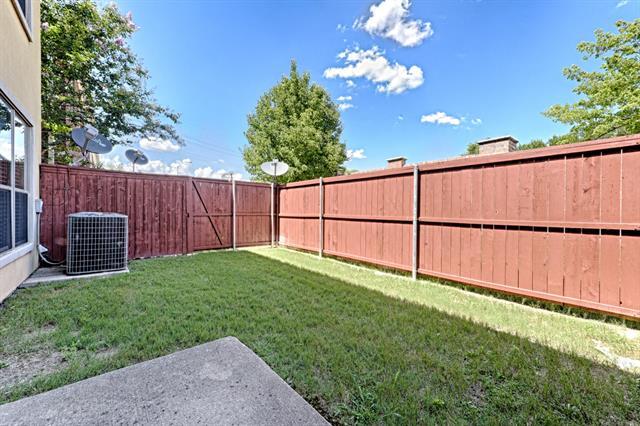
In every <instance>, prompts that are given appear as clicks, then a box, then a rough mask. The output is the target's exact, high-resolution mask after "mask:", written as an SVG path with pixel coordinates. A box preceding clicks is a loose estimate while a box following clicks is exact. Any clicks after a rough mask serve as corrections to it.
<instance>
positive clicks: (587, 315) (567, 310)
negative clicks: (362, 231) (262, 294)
mask: <svg viewBox="0 0 640 426" xmlns="http://www.w3.org/2000/svg"><path fill="white" fill-rule="evenodd" d="M287 250H292V251H298V252H300V253H306V254H310V255H316V254H317V252H314V251H310V250H303V249H293V248H287ZM324 257H326V258H327V259H333V260H336V261H339V262H344V263H347V264H350V265H355V266H360V267H364V268H368V269H374V270H378V271H381V272H385V273H388V274H392V275H397V276H402V277H410V276H411V273H410V272H407V271H403V270H400V269H394V268H389V267H385V266H382V265H378V264H375V263H370V262H363V261H357V260H353V259H348V258H344V257H340V256H333V255H324ZM418 278H420V279H425V280H429V281H431V282H434V283H438V284H443V285H447V286H450V287H454V288H459V289H462V290H465V291H468V292H470V293H476V294H481V295H483V296H490V297H494V298H496V299H501V300H506V301H508V302H514V303H519V304H521V305H525V306H530V307H533V308H538V309H544V310H546V311H549V312H555V313H560V314H565V315H571V316H573V317H576V318H582V319H593V320H596V321H602V322H606V323H609V324H614V325H620V326H623V327H628V328H633V329H636V330H640V320H633V319H628V318H622V317H619V316H615V315H613V314H607V313H604V312H600V311H595V310H588V309H586V308H580V307H577V306H569V305H565V304H562V303H557V302H547V301H544V300H538V299H534V298H531V297H525V296H518V295H514V294H509V293H505V292H501V291H499V290H494V289H490V288H483V287H478V286H474V285H471V284H465V283H461V282H456V281H450V280H445V279H443V278H438V277H433V276H431V275H425V274H418Z"/></svg>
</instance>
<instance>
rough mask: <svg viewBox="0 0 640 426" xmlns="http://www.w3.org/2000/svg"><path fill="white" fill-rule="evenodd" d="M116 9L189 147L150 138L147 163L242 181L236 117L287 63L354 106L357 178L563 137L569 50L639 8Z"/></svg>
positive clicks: (308, 4)
mask: <svg viewBox="0 0 640 426" xmlns="http://www.w3.org/2000/svg"><path fill="white" fill-rule="evenodd" d="M117 3H118V5H119V7H120V9H121V11H122V12H128V11H131V12H132V14H133V20H134V22H135V23H136V24H137V25H138V26H139V27H140V28H139V30H138V31H137V33H136V34H135V36H134V38H133V39H132V40H131V48H132V49H133V50H134V51H135V52H136V53H137V54H139V56H140V57H141V58H143V60H144V64H145V66H146V67H147V68H148V69H149V70H150V73H151V76H152V78H151V81H150V86H151V87H153V88H154V89H155V93H156V96H157V99H158V101H159V102H161V103H162V104H164V105H167V106H169V107H171V108H173V109H174V110H176V111H178V112H180V113H181V114H182V120H181V121H182V123H181V125H180V126H179V130H180V133H181V134H182V135H184V137H185V139H186V142H187V145H186V147H184V148H182V149H179V150H177V151H171V152H165V151H158V150H154V149H152V147H153V146H154V145H156V144H153V143H151V144H149V143H146V144H145V146H146V150H145V151H146V152H147V154H148V155H149V157H150V158H151V159H152V160H155V161H156V162H155V163H154V167H156V166H157V167H160V168H163V167H164V168H166V170H170V169H173V170H176V169H177V170H178V171H180V169H181V168H182V170H183V171H186V170H187V169H188V170H190V172H191V173H193V172H195V170H196V169H199V170H200V171H199V174H201V175H215V173H216V172H219V171H220V169H224V170H227V171H228V170H233V171H235V172H239V173H242V175H243V177H244V178H248V174H247V173H246V171H245V170H244V168H243V162H242V158H241V154H240V149H241V147H242V146H243V145H245V144H246V140H245V138H244V131H245V130H246V116H247V114H248V113H250V112H251V111H252V110H253V108H254V107H255V105H256V102H257V100H258V98H259V97H260V96H261V95H262V94H263V93H264V92H265V91H266V90H268V89H269V88H270V87H271V86H272V85H274V84H275V83H277V82H278V80H279V79H280V77H281V76H282V75H283V74H285V73H287V72H288V70H289V62H290V60H291V59H293V58H295V59H296V60H297V62H298V66H299V68H300V69H301V70H306V71H309V72H310V73H311V76H312V79H313V81H315V82H317V83H319V84H321V85H323V86H324V87H325V88H326V89H327V90H328V91H329V93H330V94H331V95H332V96H333V98H334V99H335V100H336V102H338V98H339V97H341V96H342V97H350V99H349V98H347V99H346V100H342V101H341V102H340V103H342V104H350V105H353V106H352V107H350V108H348V109H345V110H343V111H342V113H341V114H342V122H343V127H344V131H343V141H344V142H345V143H346V144H347V147H348V148H349V149H352V150H363V151H361V152H360V151H359V153H360V155H357V156H360V157H366V158H360V159H353V160H351V161H350V163H349V167H350V168H355V169H359V170H364V169H370V168H378V167H383V166H384V163H385V159H386V158H389V157H393V156H398V155H404V156H406V157H407V158H408V160H409V162H418V161H426V160H434V159H440V158H447V157H451V156H456V155H458V154H460V153H461V152H463V151H464V149H465V147H466V145H467V144H468V143H470V142H474V141H476V140H479V139H483V138H486V137H491V136H499V135H504V134H511V135H513V136H515V137H516V138H517V139H519V140H520V141H521V142H528V141H529V140H531V139H534V138H548V137H550V136H552V135H553V134H557V133H562V132H564V131H565V130H566V129H564V128H563V126H561V125H558V124H555V123H553V122H552V121H551V120H549V119H547V118H545V117H544V116H542V115H541V112H542V111H544V110H545V109H546V108H548V107H549V106H550V105H552V104H554V103H564V102H571V101H573V100H574V99H575V97H574V95H573V94H572V92H571V89H572V88H573V86H574V85H573V83H571V82H569V81H567V80H566V79H565V78H564V76H563V75H562V69H563V68H564V67H566V66H568V65H570V64H572V63H580V62H581V57H580V55H579V54H578V53H577V52H576V50H575V48H576V45H577V43H578V42H580V41H582V40H592V39H593V32H594V30H595V29H596V28H603V29H605V30H608V31H611V30H613V29H614V23H615V21H616V20H618V19H626V20H631V19H635V18H637V17H638V16H640V1H638V0H629V1H626V2H625V0H610V1H609V0H606V1H605V0H602V1H580V2H573V1H539V2H534V1H531V2H524V1H465V0H449V1H429V2H423V1H413V2H411V3H410V4H409V6H408V7H407V2H406V1H403V0H385V1H382V0H377V1H375V2H371V1H317V2H316V1H293V0H291V1H273V2H268V1H207V0H118V2H117ZM381 3H384V4H381ZM372 6H375V8H374V9H372V8H371V7H372ZM354 22H355V25H354ZM345 51H346V52H345ZM341 52H345V53H343V54H342V55H341V56H342V59H340V58H339V55H340V53H341ZM349 60H350V62H348V61H349ZM331 69H333V70H331ZM328 77H331V78H328ZM343 77H344V78H343ZM373 80H376V81H373ZM349 81H350V82H351V83H349ZM354 85H355V86H354ZM349 86H353V87H349ZM437 113H444V115H443V114H437ZM436 114H437V115H436ZM423 117H424V118H423ZM164 148H165V150H166V148H170V144H165V145H164ZM112 156H119V159H120V160H122V159H123V156H122V148H119V149H118V150H116V151H114V154H113V155H112ZM187 159H188V160H190V163H189V162H186V163H185V162H184V160H187ZM171 163H174V167H173V168H172V167H171ZM207 168H208V169H207Z"/></svg>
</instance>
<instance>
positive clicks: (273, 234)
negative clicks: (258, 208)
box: [271, 182, 276, 247]
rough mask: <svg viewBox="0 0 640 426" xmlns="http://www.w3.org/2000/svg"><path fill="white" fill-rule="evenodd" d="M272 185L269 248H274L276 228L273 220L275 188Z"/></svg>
mask: <svg viewBox="0 0 640 426" xmlns="http://www.w3.org/2000/svg"><path fill="white" fill-rule="evenodd" d="M274 186H275V185H274V183H273V182H271V247H273V246H274V240H275V232H276V228H275V219H274V216H273V214H274V210H275V209H274V203H275V188H274Z"/></svg>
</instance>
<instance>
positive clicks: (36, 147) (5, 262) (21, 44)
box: [0, 0, 41, 301]
mask: <svg viewBox="0 0 640 426" xmlns="http://www.w3.org/2000/svg"><path fill="white" fill-rule="evenodd" d="M18 8H19V6H18V4H17V1H15V0H3V1H0V95H2V97H4V98H5V99H6V100H7V101H8V102H9V104H10V106H11V107H12V108H13V109H15V110H16V111H18V112H19V113H20V115H22V116H23V117H24V119H26V121H28V124H29V125H30V126H31V127H32V131H31V138H30V141H29V143H28V145H29V146H28V148H27V149H28V152H29V153H30V158H29V160H30V161H29V163H28V167H29V170H28V172H29V173H30V179H29V188H30V191H31V197H30V200H29V203H30V211H29V215H30V217H29V228H30V237H29V243H27V244H26V245H23V246H20V247H17V248H14V249H12V250H9V251H8V252H4V253H1V254H0V301H2V300H4V299H5V298H6V297H7V296H8V295H10V294H11V292H13V290H15V288H16V287H17V286H18V285H20V283H21V282H22V281H23V280H24V279H25V278H27V277H28V276H29V275H30V274H31V273H32V272H33V271H34V270H35V269H36V267H37V265H38V254H37V241H36V236H37V233H36V217H35V212H34V209H33V200H34V199H36V198H38V197H39V189H38V188H39V173H38V166H39V164H40V146H41V143H40V120H41V115H40V111H41V103H40V75H41V70H40V2H39V1H38V0H31V1H30V10H29V15H30V17H29V18H30V19H29V20H30V25H29V23H28V22H27V20H24V19H22V16H21V15H20V14H19V13H20V12H19V9H18Z"/></svg>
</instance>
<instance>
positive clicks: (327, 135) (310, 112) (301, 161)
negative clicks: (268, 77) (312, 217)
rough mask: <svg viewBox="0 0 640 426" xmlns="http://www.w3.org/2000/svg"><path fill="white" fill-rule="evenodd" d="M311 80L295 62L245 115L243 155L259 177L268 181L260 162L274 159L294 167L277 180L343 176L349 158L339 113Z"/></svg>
mask: <svg viewBox="0 0 640 426" xmlns="http://www.w3.org/2000/svg"><path fill="white" fill-rule="evenodd" d="M310 80H311V77H310V75H309V73H307V72H305V73H303V74H299V73H298V68H297V65H296V62H295V61H291V70H290V72H289V76H283V77H282V79H281V80H280V82H279V83H278V84H277V85H275V86H274V87H272V88H271V89H270V90H269V91H268V92H266V93H265V94H264V95H262V97H261V98H260V99H259V100H258V105H257V106H256V109H255V111H254V112H253V113H252V114H249V116H248V117H247V123H248V129H247V130H246V132H245V136H246V138H247V141H248V142H249V143H248V144H247V145H246V146H245V147H244V150H243V156H244V160H245V163H246V168H247V170H248V171H249V173H251V175H253V177H254V178H255V179H257V180H261V181H268V180H269V179H270V178H269V177H268V176H267V175H265V174H264V173H263V172H262V170H260V164H262V163H263V162H265V161H269V160H272V159H274V158H277V159H278V160H281V161H284V162H285V163H287V164H289V166H290V169H289V172H288V173H287V174H286V175H284V176H281V177H280V178H278V182H280V183H284V182H293V181H297V180H304V179H313V178H317V177H321V176H322V177H325V176H335V175H336V174H338V173H343V172H344V166H343V164H344V162H345V161H346V160H347V154H346V149H345V145H344V144H343V143H341V142H340V135H341V134H342V124H341V122H340V113H339V112H338V109H337V107H336V105H335V103H334V102H333V101H332V100H331V97H330V96H329V93H327V91H326V90H325V89H324V88H323V87H321V86H319V85H318V84H315V83H313V84H312V83H311V81H310Z"/></svg>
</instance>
